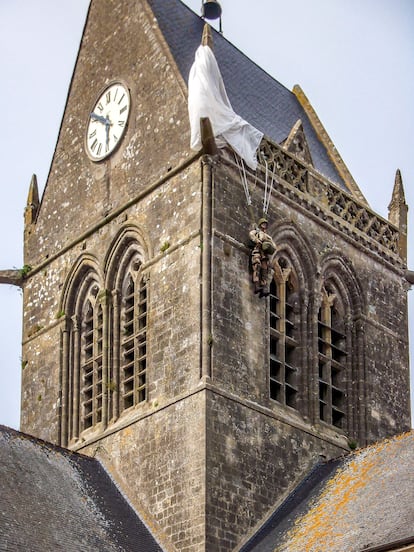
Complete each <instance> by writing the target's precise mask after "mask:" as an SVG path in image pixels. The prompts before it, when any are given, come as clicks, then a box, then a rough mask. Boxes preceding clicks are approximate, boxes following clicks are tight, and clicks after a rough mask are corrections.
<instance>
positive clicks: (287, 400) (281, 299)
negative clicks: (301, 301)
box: [269, 257, 299, 409]
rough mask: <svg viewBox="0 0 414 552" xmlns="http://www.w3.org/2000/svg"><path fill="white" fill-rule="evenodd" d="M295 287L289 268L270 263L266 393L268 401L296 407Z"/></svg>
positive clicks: (285, 264)
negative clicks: (267, 389)
mask: <svg viewBox="0 0 414 552" xmlns="http://www.w3.org/2000/svg"><path fill="white" fill-rule="evenodd" d="M297 297H298V284H297V279H296V277H295V274H294V271H293V269H292V266H291V265H290V264H289V262H288V261H287V259H285V258H284V257H280V258H279V259H278V260H277V262H275V263H274V278H273V280H272V282H271V285H270V299H269V313H270V317H269V318H270V320H269V329H270V335H269V371H270V373H269V394H270V398H271V399H272V400H275V401H277V402H279V403H281V404H283V405H286V406H290V407H292V408H295V409H296V408H298V390H299V358H298V346H299V343H298V326H299V324H298V323H299V314H298V312H297Z"/></svg>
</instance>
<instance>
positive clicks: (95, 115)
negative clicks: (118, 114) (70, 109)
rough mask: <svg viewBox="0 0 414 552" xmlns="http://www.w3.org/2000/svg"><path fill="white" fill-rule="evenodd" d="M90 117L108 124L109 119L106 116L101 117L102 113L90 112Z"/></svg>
mask: <svg viewBox="0 0 414 552" xmlns="http://www.w3.org/2000/svg"><path fill="white" fill-rule="evenodd" d="M91 117H92V119H95V121H99V122H100V123H102V124H103V125H110V124H111V123H110V121H109V120H108V119H107V118H106V117H102V115H97V114H96V113H91Z"/></svg>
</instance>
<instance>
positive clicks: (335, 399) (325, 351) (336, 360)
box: [318, 283, 348, 428]
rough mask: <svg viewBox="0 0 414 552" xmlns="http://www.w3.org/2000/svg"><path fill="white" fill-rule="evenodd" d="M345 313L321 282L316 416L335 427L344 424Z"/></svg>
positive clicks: (334, 293)
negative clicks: (317, 408) (317, 406)
mask: <svg viewBox="0 0 414 552" xmlns="http://www.w3.org/2000/svg"><path fill="white" fill-rule="evenodd" d="M345 317H346V313H345V309H344V305H343V304H342V301H341V299H340V295H339V293H338V292H337V290H335V287H334V286H333V285H332V284H330V283H328V284H325V286H324V287H323V289H322V303H321V306H320V309H319V313H318V368H319V378H318V383H319V418H320V420H322V421H324V422H326V423H328V424H331V425H334V426H336V427H339V428H344V426H345V417H346V416H345V411H346V398H347V393H346V362H347V355H348V352H347V337H346V330H345Z"/></svg>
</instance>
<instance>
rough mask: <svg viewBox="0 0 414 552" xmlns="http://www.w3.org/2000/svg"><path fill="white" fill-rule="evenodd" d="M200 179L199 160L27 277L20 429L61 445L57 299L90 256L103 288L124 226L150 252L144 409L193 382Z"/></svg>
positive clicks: (59, 308) (60, 325)
mask: <svg viewBox="0 0 414 552" xmlns="http://www.w3.org/2000/svg"><path fill="white" fill-rule="evenodd" d="M199 177H200V168H199V162H197V163H195V164H194V165H192V166H191V167H190V168H189V169H187V170H186V171H184V172H182V173H181V174H179V175H178V176H175V177H174V178H171V179H170V180H168V181H167V182H166V183H164V184H163V185H161V186H160V187H158V188H156V189H155V190H154V191H153V192H151V193H150V194H149V195H148V196H146V197H145V198H144V199H143V200H142V201H141V202H139V203H138V204H137V205H135V206H132V207H130V208H129V209H127V210H126V211H125V212H124V213H122V214H121V215H120V216H119V217H116V218H115V219H114V220H112V221H110V222H108V223H107V224H106V225H105V226H104V227H102V228H101V229H100V230H98V231H97V232H95V233H94V234H93V235H91V236H90V238H88V240H86V241H85V242H82V243H80V244H77V245H74V246H73V248H72V249H70V250H69V251H67V252H66V253H65V254H64V255H62V256H59V257H57V258H56V259H55V260H53V261H52V262H50V264H49V265H47V266H46V267H45V268H44V269H42V270H39V271H36V270H34V271H33V273H32V274H31V275H30V277H29V278H28V280H27V283H26V286H25V290H24V298H25V301H24V325H23V326H24V329H23V353H22V366H23V368H24V369H23V371H22V377H23V386H22V420H21V427H22V430H24V431H27V432H29V433H32V434H34V435H36V436H38V437H41V438H43V439H46V440H49V441H52V442H58V435H59V432H58V428H59V412H60V402H59V401H60V385H61V377H62V374H61V373H60V369H59V366H60V365H61V344H62V343H61V335H60V334H61V330H63V328H64V324H65V317H66V315H67V313H65V312H64V311H63V310H62V309H63V308H64V307H63V305H62V303H61V301H62V296H63V293H64V289H65V286H66V282H67V279H68V277H69V274H70V272H71V270H72V267H73V266H74V265H75V264H76V262H77V261H78V260H79V259H81V258H83V256H85V255H87V256H89V257H91V258H93V259H95V261H96V264H97V266H98V267H99V274H100V276H101V279H102V286H104V284H103V282H104V275H103V272H104V266H105V259H106V257H107V255H108V251H109V250H110V247H111V243H112V242H113V240H114V239H115V237H116V236H117V235H119V232H120V231H121V230H122V228H125V227H128V228H136V229H137V230H139V233H140V234H141V235H143V236H145V242H146V243H145V249H146V250H147V251H148V252H149V258H148V259H146V261H147V262H149V266H148V269H147V274H148V275H149V278H150V280H149V284H148V341H149V348H148V353H147V354H148V391H149V396H148V400H147V403H146V404H148V405H149V404H150V403H151V402H152V401H156V402H157V403H158V404H163V403H164V402H165V401H169V400H170V399H171V398H172V397H175V396H177V395H180V394H181V393H185V392H187V391H188V390H189V389H192V388H193V387H194V386H195V385H197V384H198V381H199V367H198V358H199V327H200V321H199V320H200V318H199V316H200V313H199V309H198V304H199V294H200V282H199V274H200V254H201V249H200V235H199V228H200V218H199V212H200V182H199ZM161 221H162V223H161ZM167 245H168V246H167ZM191 305H193V307H191ZM142 408H143V409H145V408H147V406H145V405H143V406H142Z"/></svg>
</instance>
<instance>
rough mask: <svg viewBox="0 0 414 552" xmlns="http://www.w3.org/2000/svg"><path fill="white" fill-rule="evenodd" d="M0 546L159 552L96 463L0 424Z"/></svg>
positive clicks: (18, 548) (149, 535)
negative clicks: (0, 544)
mask: <svg viewBox="0 0 414 552" xmlns="http://www.w3.org/2000/svg"><path fill="white" fill-rule="evenodd" d="M0 542H1V543H2V544H3V545H4V544H6V547H7V543H10V545H11V548H10V550H29V549H30V550H32V551H33V552H38V551H39V552H40V551H44V550H66V551H67V552H71V551H73V552H75V551H76V552H78V551H79V550H83V551H84V552H95V551H97V550H105V551H107V552H111V551H114V552H115V551H116V552H122V551H128V552H134V551H135V552H162V548H161V547H160V546H159V544H158V543H157V542H156V541H155V539H154V538H153V537H152V535H151V533H150V531H149V530H148V528H147V527H146V526H145V525H144V524H143V522H142V521H141V520H140V519H139V518H138V516H137V515H136V513H135V511H134V510H133V509H132V508H131V507H130V506H129V504H128V503H127V501H126V500H125V498H124V497H123V496H122V495H121V493H120V492H119V490H118V488H117V487H116V486H115V484H114V482H113V481H112V479H111V478H110V477H109V475H108V473H107V472H106V471H105V470H104V468H103V467H102V465H101V464H100V463H99V462H98V461H97V460H95V459H93V458H89V457H87V456H83V455H81V454H77V453H73V452H70V451H68V450H65V449H62V448H60V447H57V446H54V445H52V444H50V443H46V442H45V441H41V440H40V439H36V438H34V437H30V436H28V435H25V434H23V433H20V432H18V431H15V430H13V429H10V428H7V427H4V426H0ZM0 547H1V546H0ZM7 549H8V548H7Z"/></svg>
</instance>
